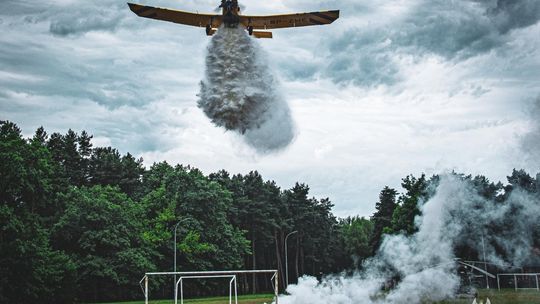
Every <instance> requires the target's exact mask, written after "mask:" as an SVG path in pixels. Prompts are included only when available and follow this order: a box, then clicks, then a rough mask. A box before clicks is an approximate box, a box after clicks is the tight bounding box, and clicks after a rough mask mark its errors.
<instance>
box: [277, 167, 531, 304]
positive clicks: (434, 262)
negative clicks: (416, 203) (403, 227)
mask: <svg viewBox="0 0 540 304" xmlns="http://www.w3.org/2000/svg"><path fill="white" fill-rule="evenodd" d="M420 209H421V211H422V215H421V216H419V217H417V218H416V222H415V224H416V225H417V227H418V232H417V233H415V234H414V235H412V236H410V237H406V236H403V235H390V236H387V237H385V239H384V240H383V243H382V245H381V247H380V250H379V252H378V253H377V254H376V256H375V257H374V258H372V259H370V260H368V261H367V262H366V263H364V265H363V266H364V267H363V270H362V271H361V272H360V273H357V274H355V275H353V276H344V275H342V276H332V277H327V278H324V279H323V280H322V281H321V282H318V281H317V280H316V279H315V278H312V277H303V278H300V280H299V282H298V284H297V285H290V286H289V288H288V289H287V291H288V292H289V295H286V296H283V297H280V299H279V302H280V303H284V304H293V303H294V304H308V303H309V304H314V303H334V304H349V303H350V304H352V303H365V304H383V303H384V304H386V303H428V302H431V301H440V300H443V299H448V298H451V297H452V296H454V295H455V294H456V292H457V290H458V287H459V285H460V278H459V277H458V275H457V271H456V266H457V264H456V256H455V254H454V251H455V248H456V246H459V245H461V244H468V245H469V246H473V248H476V249H477V252H482V251H481V248H482V247H481V246H482V241H481V239H482V238H484V239H485V251H486V253H489V254H488V256H487V259H488V260H489V261H491V262H494V263H498V264H503V263H504V264H506V265H509V264H512V265H514V266H519V265H520V264H522V263H525V262H530V258H531V256H534V254H533V250H532V248H533V240H534V236H533V230H534V229H531V227H538V223H539V220H540V199H539V197H538V196H534V195H533V194H530V193H527V192H525V191H522V190H520V189H514V190H513V191H512V192H510V194H509V196H508V197H507V198H506V200H505V202H504V203H501V202H496V201H494V200H487V199H485V198H483V197H482V196H480V195H479V194H478V191H477V190H475V189H474V188H473V187H472V186H471V183H470V182H467V181H463V180H462V179H460V178H458V177H456V176H454V175H445V176H442V177H441V179H440V182H439V185H438V187H437V189H436V192H435V194H434V195H433V196H432V198H431V199H429V200H428V201H427V202H425V203H421V206H420ZM488 227H500V228H501V230H502V231H500V233H497V234H496V235H490V234H488ZM495 247H496V248H498V252H499V253H500V255H497V254H495V249H494V248H495ZM395 278H400V280H398V281H397V283H395V284H396V285H395V286H393V288H390V289H389V290H388V288H387V290H386V291H383V287H385V285H386V287H388V284H389V282H391V281H392V280H393V279H395Z"/></svg>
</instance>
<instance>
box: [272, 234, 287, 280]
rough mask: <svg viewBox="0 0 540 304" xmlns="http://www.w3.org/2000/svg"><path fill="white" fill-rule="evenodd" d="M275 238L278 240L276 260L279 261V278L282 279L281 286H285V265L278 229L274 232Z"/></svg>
mask: <svg viewBox="0 0 540 304" xmlns="http://www.w3.org/2000/svg"><path fill="white" fill-rule="evenodd" d="M274 238H275V240H276V262H277V271H278V275H279V278H280V279H281V286H282V288H283V286H285V281H284V280H283V266H282V265H281V253H280V251H281V250H279V248H280V246H279V243H280V242H279V234H278V231H275V232H274Z"/></svg>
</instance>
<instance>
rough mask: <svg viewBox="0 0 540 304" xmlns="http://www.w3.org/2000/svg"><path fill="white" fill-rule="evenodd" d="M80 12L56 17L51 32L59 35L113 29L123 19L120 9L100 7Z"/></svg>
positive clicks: (52, 22)
mask: <svg viewBox="0 0 540 304" xmlns="http://www.w3.org/2000/svg"><path fill="white" fill-rule="evenodd" d="M77 13H78V14H73V13H67V14H63V15H60V16H58V17H56V18H55V19H54V20H52V21H51V25H50V31H51V33H53V34H55V35H59V36H67V35H77V34H83V33H87V32H90V31H112V30H115V29H116V27H117V26H118V24H119V23H120V21H121V15H122V14H120V13H119V12H118V11H111V10H109V9H98V10H96V11H92V12H91V13H90V12H84V14H81V13H83V12H81V11H78V12H77Z"/></svg>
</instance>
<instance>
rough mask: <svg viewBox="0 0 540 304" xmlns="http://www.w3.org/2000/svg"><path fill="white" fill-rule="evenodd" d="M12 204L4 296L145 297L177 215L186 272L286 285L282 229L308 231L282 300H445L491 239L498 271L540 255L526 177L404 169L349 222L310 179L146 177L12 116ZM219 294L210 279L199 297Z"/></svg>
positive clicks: (1, 237) (109, 153)
mask: <svg viewBox="0 0 540 304" xmlns="http://www.w3.org/2000/svg"><path fill="white" fill-rule="evenodd" d="M0 200H1V201H0V227H2V229H1V230H0V245H1V246H0V302H12V303H31V302H35V301H37V300H39V301H41V302H45V303H48V302H54V303H72V302H74V301H81V302H90V301H114V300H128V299H139V298H140V297H141V294H140V288H139V286H138V281H139V280H140V278H141V275H142V274H143V273H144V272H145V271H170V270H172V248H173V244H172V238H173V231H172V228H173V227H174V225H175V224H176V223H177V222H178V221H180V220H182V225H180V226H179V229H178V240H177V248H178V269H179V270H216V269H238V268H242V269H264V268H272V269H278V270H279V271H280V278H281V279H282V281H281V282H280V285H281V286H283V285H284V278H285V275H284V274H285V273H284V272H285V264H284V263H285V259H284V255H285V252H284V242H285V236H286V235H287V234H288V233H289V232H292V231H298V233H296V234H294V235H292V236H291V237H290V238H289V239H288V261H289V265H288V270H289V273H288V274H289V281H290V283H293V284H296V283H298V285H291V286H290V288H289V292H290V296H288V297H284V298H283V301H284V302H285V303H300V304H301V303H320V302H325V303H335V302H336V301H338V300H339V301H340V303H358V301H359V299H365V302H363V303H370V302H369V301H374V300H373V299H377V301H379V302H376V301H375V302H376V303H403V301H409V302H411V303H412V302H415V301H418V300H419V299H433V300H435V299H440V298H444V297H446V296H448V295H451V294H452V293H453V292H455V290H456V288H457V287H458V286H459V285H460V284H459V280H458V277H457V275H456V272H455V264H454V262H453V258H462V259H476V258H477V257H478V255H479V252H480V249H479V247H478V246H479V244H480V239H481V238H482V237H483V238H484V239H485V246H486V252H488V254H487V258H488V259H489V260H490V261H492V262H494V263H498V264H504V265H506V266H509V265H512V266H516V265H525V266H526V265H529V264H534V263H538V262H539V258H540V257H539V256H538V252H540V250H539V248H540V244H539V243H538V240H539V239H540V226H539V225H538V223H539V222H540V221H539V220H540V219H539V216H540V210H539V208H540V180H538V178H535V177H534V176H530V175H529V174H528V173H527V172H525V171H522V170H514V171H513V172H512V173H511V174H510V175H509V176H508V180H507V181H506V183H505V184H503V183H500V182H497V183H493V182H491V181H489V180H488V179H487V178H485V177H483V176H474V177H473V176H468V175H462V174H458V173H453V172H452V173H447V174H444V175H435V176H431V177H426V176H424V175H421V176H419V177H415V176H412V175H411V176H407V177H405V178H404V179H403V180H402V189H392V188H389V187H384V188H383V189H382V191H381V193H380V196H379V199H378V201H377V202H374V203H375V206H376V212H375V213H374V214H373V216H372V217H371V218H369V219H368V218H361V217H355V216H351V217H348V218H344V219H338V218H336V217H335V216H334V215H333V214H332V208H333V204H332V202H331V201H330V200H329V199H326V198H323V199H318V198H313V197H311V196H310V188H309V186H308V185H306V184H302V183H296V184H295V185H293V186H292V187H291V188H289V189H281V188H280V187H278V186H277V185H276V183H275V182H273V181H269V180H265V179H264V178H263V177H262V176H261V175H260V174H259V173H258V172H256V171H253V172H250V173H248V174H245V175H242V174H231V173H229V172H227V171H224V170H222V171H218V172H215V173H211V174H209V175H205V174H203V173H202V172H201V171H200V170H198V169H196V168H193V167H191V166H184V165H171V164H168V163H167V162H159V163H154V164H153V165H151V166H149V167H148V168H145V167H144V166H143V160H142V159H137V158H136V157H134V156H133V155H131V154H129V153H126V154H125V155H122V154H121V153H119V152H118V150H116V149H114V148H113V147H94V146H93V145H92V135H90V134H88V133H86V132H84V131H83V132H80V133H77V132H75V131H72V130H70V131H68V132H67V133H66V134H59V133H53V134H50V135H49V134H47V132H46V131H45V130H44V129H43V128H39V129H38V130H37V131H36V132H35V135H34V136H33V137H31V138H23V136H22V132H21V130H20V129H19V128H18V127H17V126H16V125H15V124H14V123H11V122H7V121H2V122H0ZM434 266H436V267H434ZM335 273H341V274H342V275H333V276H332V275H331V274H335ZM434 277H436V278H438V280H433V279H432V278H434ZM428 278H429V280H428ZM319 280H321V281H319ZM239 282H240V283H241V284H240V285H239V288H240V289H239V290H240V291H241V292H242V293H252V292H263V291H266V290H269V288H270V286H269V285H268V284H269V282H268V280H265V279H264V278H260V277H255V276H253V277H252V276H245V277H241V278H239ZM389 282H392V284H393V288H391V289H388V286H390V285H388V283H389ZM419 282H422V284H424V285H425V284H428V283H429V285H425V286H427V287H429V288H430V289H431V291H433V290H434V291H435V292H430V293H429V294H428V292H427V289H425V288H424V289H422V288H418V284H419ZM169 283H170V282H169V281H167V280H156V281H155V282H154V283H153V284H155V285H153V286H152V290H154V292H153V296H155V297H156V298H165V297H170V296H171V288H169V286H170V284H169ZM385 286H386V287H385ZM219 288H221V287H220V286H218V285H216V284H213V283H206V284H198V285H194V286H193V288H192V289H191V291H192V294H191V295H203V294H205V292H208V291H209V290H217V289H219ZM385 288H386V289H385ZM282 291H283V290H282ZM351 299H355V301H352V300H351Z"/></svg>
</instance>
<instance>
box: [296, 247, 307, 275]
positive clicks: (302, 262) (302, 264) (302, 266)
mask: <svg viewBox="0 0 540 304" xmlns="http://www.w3.org/2000/svg"><path fill="white" fill-rule="evenodd" d="M298 251H300V273H301V274H302V275H304V273H306V267H305V266H306V265H305V261H306V258H305V255H304V247H300V248H299V249H298Z"/></svg>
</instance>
